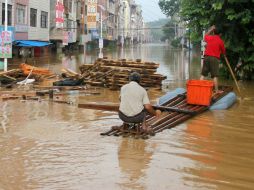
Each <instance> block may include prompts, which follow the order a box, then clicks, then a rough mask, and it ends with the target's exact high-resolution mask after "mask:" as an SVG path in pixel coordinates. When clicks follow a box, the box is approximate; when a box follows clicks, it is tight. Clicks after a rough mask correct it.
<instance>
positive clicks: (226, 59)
mask: <svg viewBox="0 0 254 190" xmlns="http://www.w3.org/2000/svg"><path fill="white" fill-rule="evenodd" d="M224 58H225V61H226V63H227V66H228V68H229V71H230V73H231V75H232V77H233V79H234V81H235V84H236V87H237V90H238V92H239V94H240V96H241V97H243V96H242V93H241V90H240V88H239V85H238V83H237V80H236V77H235V74H234V72H233V70H232V68H231V66H230V64H229V61H228V58H227V57H226V56H224Z"/></svg>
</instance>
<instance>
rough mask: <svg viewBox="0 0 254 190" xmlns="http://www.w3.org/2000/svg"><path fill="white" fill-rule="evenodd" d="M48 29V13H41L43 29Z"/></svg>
mask: <svg viewBox="0 0 254 190" xmlns="http://www.w3.org/2000/svg"><path fill="white" fill-rule="evenodd" d="M47 27H48V13H47V12H44V11H41V28H47Z"/></svg>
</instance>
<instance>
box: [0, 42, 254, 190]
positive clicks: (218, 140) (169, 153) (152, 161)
mask: <svg viewBox="0 0 254 190" xmlns="http://www.w3.org/2000/svg"><path fill="white" fill-rule="evenodd" d="M188 55H189V53H188V51H187V50H184V51H182V50H173V49H171V48H170V47H168V46H166V45H164V44H146V45H142V46H136V47H135V48H133V49H132V48H126V49H121V48H120V49H118V50H113V51H105V52H104V56H107V57H109V58H113V59H116V58H126V59H137V58H141V59H142V60H144V61H154V62H156V63H160V67H159V69H158V72H159V73H161V74H164V75H166V76H167V80H166V81H164V86H165V88H163V91H162V92H161V91H156V90H149V91H148V93H149V97H150V98H151V100H152V102H153V103H155V102H156V100H157V98H158V97H159V96H161V95H162V94H164V93H165V91H167V90H173V89H175V88H176V87H185V82H186V79H189V78H199V71H200V59H199V55H198V54H195V53H193V54H191V59H190V61H191V63H190V64H189V57H188ZM96 58H97V53H96V52H87V55H86V60H85V57H84V55H83V54H82V53H81V54H77V55H71V56H64V55H62V54H58V55H54V56H52V57H50V58H49V59H47V61H45V62H44V64H43V66H45V67H47V68H50V69H52V70H54V71H55V72H57V73H61V69H62V68H69V69H72V70H75V71H78V67H79V66H80V65H82V64H84V63H92V62H93V61H94V60H95V59H96ZM40 63H43V61H41V62H40ZM45 63H46V64H45ZM38 64H39V62H38ZM222 83H224V84H228V85H233V86H234V84H233V82H232V81H222ZM239 85H240V88H241V91H242V94H243V95H244V98H243V99H240V98H239V99H238V101H237V103H236V104H235V105H234V106H233V107H231V108H230V109H229V110H223V111H212V112H210V111H208V112H205V113H203V114H202V115H199V116H197V117H195V118H193V119H191V120H188V121H186V122H184V123H182V124H180V125H178V126H177V127H175V128H173V129H170V130H165V131H163V132H161V133H159V134H157V135H156V136H155V137H152V138H151V139H149V140H146V141H144V140H136V139H131V138H122V137H121V138H119V137H102V136H100V135H99V134H100V133H101V132H104V131H106V130H108V129H109V128H110V127H111V126H114V125H119V124H120V123H121V121H120V120H119V119H118V115H117V114H116V113H114V112H106V111H98V110H86V109H79V108H77V107H76V106H75V105H71V106H70V105H65V104H56V103H52V102H48V101H47V100H43V99H42V100H41V101H40V102H39V101H19V100H10V101H8V102H0V111H1V112H0V119H1V128H0V150H1V151H0V166H1V170H0V189H1V190H2V189H4V190H14V189H15V190H16V189H22V190H23V189H25V190H30V189H45V190H46V189H68V190H77V189H80V190H83V189H89V190H91V189H96V190H97V189H106V190H107V189H110V190H111V189H117V190H118V189H119V190H120V189H121V190H122V189H124V190H125V189H138V190H139V189H141V190H143V189H147V190H154V189H160V190H164V189H165V190H168V189H185V190H186V189H187V190H189V189H190V190H193V189H195V190H197V189H201V190H206V189H208V190H215V189H216V190H217V189H223V190H232V189H233V190H234V189H235V190H238V189H247V190H251V189H253V186H254V175H253V170H254V136H253V132H254V131H253V130H254V129H253V123H254V114H253V112H254V88H253V82H249V83H247V82H240V83H239ZM95 90H97V91H98V92H99V94H98V95H85V94H75V95H71V96H63V97H62V98H63V99H66V100H71V101H75V102H76V103H85V102H98V103H100V102H109V103H112V102H113V103H117V102H118V101H119V99H118V97H119V92H118V91H109V90H108V89H96V88H95Z"/></svg>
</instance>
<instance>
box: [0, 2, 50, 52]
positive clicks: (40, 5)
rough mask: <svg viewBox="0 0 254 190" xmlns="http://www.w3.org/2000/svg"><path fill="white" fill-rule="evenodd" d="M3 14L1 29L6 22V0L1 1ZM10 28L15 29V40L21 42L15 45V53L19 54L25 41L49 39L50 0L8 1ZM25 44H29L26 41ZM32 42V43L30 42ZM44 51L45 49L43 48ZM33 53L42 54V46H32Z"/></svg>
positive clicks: (1, 16) (1, 15)
mask: <svg viewBox="0 0 254 190" xmlns="http://www.w3.org/2000/svg"><path fill="white" fill-rule="evenodd" d="M0 3H1V4H0V7H1V10H2V14H0V18H1V19H0V20H1V21H2V23H1V24H2V26H1V30H3V28H4V22H5V0H1V1H0ZM7 6H8V10H7V11H8V16H7V17H8V18H7V19H8V26H9V27H8V30H11V31H13V40H15V41H17V40H18V42H19V44H20V45H19V46H16V42H15V43H14V44H15V46H14V47H13V55H14V56H15V55H19V50H20V48H22V46H23V45H24V44H22V43H21V42H25V41H24V40H31V41H47V42H48V41H49V7H50V6H49V0H40V1H38V0H13V1H8V5H7ZM25 43H28V45H27V44H26V45H25V46H29V42H28V41H26V42H25ZM30 44H31V43H30ZM31 47H32V45H31ZM42 51H43V50H42ZM30 54H31V55H40V54H41V49H40V48H33V49H32V48H31V50H30Z"/></svg>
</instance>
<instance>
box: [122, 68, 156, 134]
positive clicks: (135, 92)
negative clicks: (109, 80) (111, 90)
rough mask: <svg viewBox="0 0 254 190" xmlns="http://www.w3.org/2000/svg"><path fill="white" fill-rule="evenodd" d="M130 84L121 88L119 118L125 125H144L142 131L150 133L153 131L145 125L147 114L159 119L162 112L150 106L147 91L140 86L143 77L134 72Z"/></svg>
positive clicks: (130, 77)
mask: <svg viewBox="0 0 254 190" xmlns="http://www.w3.org/2000/svg"><path fill="white" fill-rule="evenodd" d="M129 80H130V82H129V83H128V84H126V85H124V86H122V87H121V91H120V107H119V117H120V119H121V120H122V121H123V122H125V123H143V124H142V130H143V131H144V132H147V133H150V132H152V129H151V128H149V127H148V126H146V125H145V120H146V114H147V112H149V113H150V114H151V115H154V116H156V117H159V116H160V115H161V111H160V110H155V109H154V108H153V107H152V105H151V104H150V101H149V98H148V95H147V92H146V90H145V89H144V88H143V87H142V86H140V80H141V76H140V74H139V73H137V72H133V73H131V74H130V76H129Z"/></svg>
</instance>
